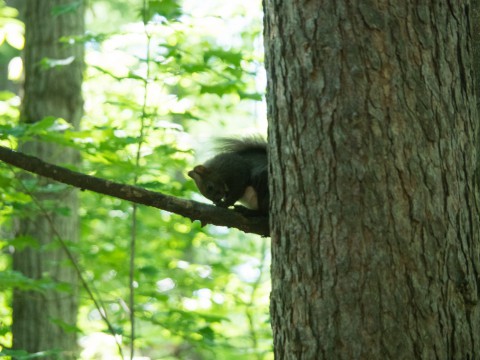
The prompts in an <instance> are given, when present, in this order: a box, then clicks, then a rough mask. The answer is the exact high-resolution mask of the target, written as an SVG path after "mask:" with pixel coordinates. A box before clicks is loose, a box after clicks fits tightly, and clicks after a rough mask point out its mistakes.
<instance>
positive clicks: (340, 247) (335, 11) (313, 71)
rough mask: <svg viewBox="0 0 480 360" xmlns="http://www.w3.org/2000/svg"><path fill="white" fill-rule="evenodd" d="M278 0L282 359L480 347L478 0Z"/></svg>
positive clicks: (276, 254) (276, 224)
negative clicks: (474, 2) (473, 4)
mask: <svg viewBox="0 0 480 360" xmlns="http://www.w3.org/2000/svg"><path fill="white" fill-rule="evenodd" d="M264 5H265V12H266V15H265V44H266V58H267V72H268V87H269V89H268V98H267V101H268V104H269V106H268V109H269V121H270V122H269V142H270V146H271V149H270V176H271V179H272V181H271V198H272V204H271V205H272V210H271V220H270V221H271V227H272V229H271V236H272V297H271V300H272V304H271V313H272V327H273V332H274V345H275V355H276V358H277V359H329V360H331V359H478V358H480V313H479V305H478V291H479V288H478V281H479V278H478V276H479V272H480V269H479V265H480V258H479V240H480V239H479V203H478V195H477V183H476V181H475V176H474V174H475V170H476V163H477V160H476V157H477V150H476V148H477V147H476V142H477V140H478V139H477V134H478V130H479V129H478V119H477V112H476V107H475V94H474V81H473V76H472V71H471V64H472V61H471V56H472V54H471V52H472V51H471V44H470V38H471V30H470V22H471V18H470V17H471V14H470V13H469V9H470V8H469V5H468V1H447V2H444V1H433V0H432V1H427V2H421V4H420V2H418V1H415V0H397V1H394V2H391V1H390V2H384V1H374V2H372V1H359V2H351V1H344V0H325V1H281V0H265V4H264Z"/></svg>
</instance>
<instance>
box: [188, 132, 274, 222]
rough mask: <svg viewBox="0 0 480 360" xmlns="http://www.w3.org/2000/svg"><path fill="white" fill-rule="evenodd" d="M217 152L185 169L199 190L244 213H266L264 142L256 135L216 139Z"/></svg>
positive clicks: (266, 178) (266, 171)
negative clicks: (189, 169) (203, 161)
mask: <svg viewBox="0 0 480 360" xmlns="http://www.w3.org/2000/svg"><path fill="white" fill-rule="evenodd" d="M217 143H218V144H219V146H217V147H216V150H217V152H218V154H217V155H216V156H214V157H213V158H211V159H210V160H208V161H206V162H205V163H204V164H203V165H197V166H195V167H194V168H193V170H191V171H189V172H188V176H190V177H191V178H192V179H193V180H194V181H195V183H196V185H197V187H198V189H199V190H200V193H201V194H202V195H203V196H205V197H206V198H207V199H209V200H212V201H213V203H214V204H215V205H217V206H221V207H225V208H228V207H229V206H231V205H234V204H235V203H236V202H237V201H238V202H240V203H242V204H243V205H244V206H245V207H244V206H235V210H236V211H239V212H242V213H244V214H245V215H268V207H269V194H268V156H267V142H266V141H265V140H264V139H262V138H260V137H257V136H254V137H246V138H242V139H234V138H221V139H217Z"/></svg>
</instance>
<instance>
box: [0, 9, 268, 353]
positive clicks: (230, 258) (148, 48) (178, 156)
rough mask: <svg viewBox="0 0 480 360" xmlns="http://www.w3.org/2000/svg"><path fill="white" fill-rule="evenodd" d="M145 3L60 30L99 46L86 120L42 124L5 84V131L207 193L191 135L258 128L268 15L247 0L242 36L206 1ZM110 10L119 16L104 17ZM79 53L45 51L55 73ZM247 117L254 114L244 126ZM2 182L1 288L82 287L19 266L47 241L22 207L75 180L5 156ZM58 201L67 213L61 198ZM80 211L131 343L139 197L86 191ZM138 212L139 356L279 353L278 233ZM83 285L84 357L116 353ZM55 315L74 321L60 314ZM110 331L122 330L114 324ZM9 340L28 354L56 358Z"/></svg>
mask: <svg viewBox="0 0 480 360" xmlns="http://www.w3.org/2000/svg"><path fill="white" fill-rule="evenodd" d="M139 3H141V2H138V1H135V2H134V1H125V2H120V1H118V2H110V1H96V2H92V4H91V5H90V6H91V13H90V14H89V18H90V25H89V27H90V29H89V32H88V33H87V34H85V35H84V36H78V35H77V36H75V37H72V38H69V39H67V38H66V39H61V41H63V42H65V43H67V44H68V43H69V42H71V41H74V42H79V41H80V42H84V43H85V46H86V48H87V57H86V60H87V68H86V78H85V84H84V88H85V94H84V97H85V101H86V104H85V108H86V115H85V118H84V120H83V123H82V128H81V129H73V128H71V127H70V126H69V125H68V123H67V122H66V121H64V120H63V119H60V118H56V117H54V116H52V117H47V118H44V119H39V121H38V122H35V123H33V124H25V123H19V122H18V117H19V113H18V97H17V96H16V95H15V94H11V93H7V92H3V93H0V100H1V103H0V143H2V144H4V145H8V146H12V147H15V146H16V145H17V144H18V143H19V142H25V141H30V140H36V141H44V142H50V143H52V144H55V145H56V146H59V147H73V148H75V149H77V150H78V151H79V152H80V154H81V156H82V159H83V164H82V168H81V169H80V171H83V172H85V173H89V174H92V175H95V176H98V177H102V178H106V179H112V180H115V181H119V182H124V183H129V184H132V183H136V184H137V185H138V186H142V187H145V188H148V189H151V190H156V191H161V192H165V193H168V194H172V195H175V196H180V197H195V196H198V195H197V194H196V192H195V189H194V187H193V185H192V183H191V182H190V181H187V179H186V177H185V172H186V169H188V168H190V167H191V166H192V164H193V162H194V151H193V149H192V139H195V138H197V137H198V138H200V139H202V140H203V139H206V138H207V137H208V135H209V134H210V133H212V132H216V131H218V129H220V128H222V127H223V124H225V122H226V121H225V120H226V119H228V120H229V121H228V122H229V123H230V125H232V123H237V126H241V127H249V128H254V127H255V124H254V122H252V121H251V119H252V118H253V117H254V115H252V109H255V106H256V104H257V103H258V101H259V100H261V99H262V95H261V93H259V91H258V90H257V88H258V85H257V77H256V76H257V70H258V69H259V68H261V55H258V49H256V47H255V41H257V42H258V38H259V37H260V35H261V34H260V25H259V21H260V20H259V18H256V19H251V18H246V17H245V14H246V13H247V12H248V9H247V8H246V7H243V8H242V5H241V4H240V3H236V7H237V9H238V10H237V13H235V12H232V13H231V14H230V16H232V17H235V18H237V19H241V20H242V22H243V25H242V26H237V28H238V29H237V30H238V33H237V34H234V36H236V39H235V41H232V42H231V43H225V40H220V39H218V38H217V37H216V36H215V35H216V34H215V31H216V32H217V33H218V31H219V29H226V28H228V26H226V24H227V22H230V21H231V20H232V19H231V18H230V19H222V18H221V17H219V16H218V15H214V16H213V15H205V16H203V17H202V16H196V15H194V12H195V11H194V10H195V9H194V7H195V5H194V4H190V5H189V6H190V11H188V3H187V2H186V3H180V2H178V1H174V0H149V1H146V7H145V8H142V9H140V8H139ZM76 4H77V2H72V3H71V4H69V5H68V6H65V7H58V8H55V9H53V10H52V16H61V15H62V14H63V13H65V12H69V11H75V10H76V6H77V5H76ZM212 4H220V3H219V2H212ZM232 4H233V3H232ZM232 4H230V5H231V6H232ZM257 6H259V4H257ZM132 9H135V11H132ZM110 10H111V11H110ZM92 14H95V16H93V15H92ZM134 16H136V17H134ZM102 19H103V20H102ZM105 19H108V21H107V22H108V25H105V26H103V24H104V23H105V21H106V20H105ZM142 20H144V21H145V23H142ZM98 24H102V26H101V27H100V26H99V25H98ZM222 26H223V27H222ZM112 29H114V30H112ZM212 29H213V30H212ZM102 31H109V32H108V33H106V32H103V33H102ZM254 39H257V40H255V41H254ZM67 60H68V59H64V62H62V63H58V60H54V59H44V60H43V61H42V64H43V66H45V67H48V68H50V69H52V71H55V68H56V67H57V66H68V61H67ZM234 119H235V120H234ZM248 120H250V123H251V124H252V125H248V126H245V124H246V122H247V121H248ZM233 126H234V127H233V128H235V124H233ZM212 129H213V130H212ZM225 131H228V130H225ZM198 132H201V133H202V134H205V135H202V136H199V135H198ZM195 133H197V134H195ZM200 150H203V149H200ZM137 153H138V154H139V155H140V156H139V157H138V161H137ZM64 165H66V166H68V164H64ZM20 181H22V185H20ZM0 185H1V186H2V194H0V199H1V206H0V224H2V229H3V230H2V232H0V236H1V238H2V239H3V240H1V242H0V244H1V246H2V248H3V250H4V251H3V255H2V256H0V269H1V270H4V271H3V272H2V275H1V276H0V287H1V288H2V289H9V290H11V289H12V288H15V287H16V288H22V289H27V290H31V291H37V292H42V291H44V290H45V289H47V290H48V289H52V288H53V289H56V290H60V291H70V289H69V287H68V284H62V283H57V282H55V281H54V280H52V279H48V278H45V279H41V280H33V279H28V278H25V277H24V276H23V275H22V274H19V273H15V272H13V271H11V270H10V266H11V264H10V256H9V254H10V253H11V252H12V251H18V250H20V249H23V248H27V247H31V248H33V249H41V245H39V244H38V243H37V242H36V241H35V239H32V238H25V237H23V238H22V237H19V236H16V234H15V231H14V227H13V222H12V217H16V218H17V219H23V218H26V217H28V216H31V214H33V213H34V212H35V211H37V212H38V211H41V210H39V209H38V208H36V206H35V203H34V202H32V200H31V194H33V193H34V194H37V196H38V194H41V193H42V192H48V193H52V192H55V191H63V190H65V189H64V187H63V186H62V185H52V184H48V183H45V182H42V181H38V180H35V179H33V180H26V179H22V178H21V177H20V176H19V174H18V172H17V171H15V170H13V169H11V168H9V167H6V166H5V165H3V164H0ZM47 205H48V204H47ZM46 209H47V211H55V212H57V213H61V212H62V211H64V209H62V207H61V206H58V204H56V203H52V204H51V206H47V207H46ZM80 215H81V226H82V228H81V231H82V240H81V242H80V243H79V244H68V245H69V247H70V250H71V251H72V252H74V254H75V256H76V258H77V259H78V263H79V265H80V267H81V269H82V270H83V271H82V272H83V276H84V277H85V279H86V280H87V283H88V284H89V286H90V287H91V290H92V291H93V293H94V294H95V296H96V297H97V298H98V299H101V302H102V303H103V304H104V307H105V311H106V316H107V317H108V318H109V321H110V322H111V323H112V324H113V327H114V329H115V333H116V334H117V335H118V337H119V338H121V342H122V344H123V345H126V344H128V343H129V342H130V341H132V339H131V334H130V328H129V326H130V318H129V317H130V309H129V308H128V300H127V299H128V298H129V296H130V295H129V286H128V278H129V257H130V253H131V232H132V216H133V210H132V206H131V205H130V204H128V203H125V202H123V201H121V200H119V199H115V198H108V197H102V196H100V195H97V194H92V193H88V192H82V193H81V208H80ZM136 216H137V221H136V223H137V226H136V237H137V240H136V241H137V243H136V249H135V250H136V252H135V262H136V267H135V276H134V279H135V283H134V287H135V308H134V310H135V316H136V335H135V346H136V349H137V350H136V351H137V354H141V355H142V356H145V357H147V358H151V359H157V358H166V359H251V358H255V359H270V358H272V355H271V335H270V329H269V323H268V295H269V294H268V291H269V289H268V276H269V275H268V270H267V269H268V264H269V257H268V256H269V252H268V240H267V239H261V238H258V237H253V236H250V235H249V236H246V235H244V234H241V233H238V232H233V231H232V232H230V231H227V230H226V229H222V228H216V227H210V228H201V227H200V225H199V224H197V223H193V224H192V223H190V221H189V220H187V219H183V218H180V217H178V216H175V215H172V214H169V213H166V212H162V211H158V210H155V209H151V208H139V209H138V211H137V212H136ZM82 292H83V295H84V296H81V301H82V308H81V313H80V316H79V322H78V327H79V328H76V327H73V328H71V329H70V330H71V331H78V332H81V334H82V336H81V341H80V342H81V344H84V345H83V347H84V348H85V350H84V352H83V355H82V358H84V359H102V358H105V359H107V358H108V359H110V358H112V357H113V356H116V355H114V354H115V353H114V352H115V351H116V350H115V347H112V348H109V347H108V346H103V345H98V346H96V345H95V340H94V337H95V336H100V335H99V334H102V333H104V334H109V330H108V329H107V326H106V324H105V323H104V322H103V321H102V319H101V316H100V314H99V313H98V310H97V309H96V308H95V307H94V306H93V304H92V302H91V300H90V299H89V298H88V296H86V293H85V289H82ZM11 296H12V292H11V291H8V292H2V293H1V295H0V315H1V317H2V318H5V319H10V317H11V309H10V307H9V305H8V304H9V302H10V300H9V299H10V297H11ZM54 321H56V323H57V324H62V322H61V320H60V319H54ZM10 325H11V320H8V321H6V322H4V323H0V330H1V332H0V344H2V345H5V344H7V345H8V344H9V343H11V334H10V332H9V327H10ZM62 326H65V327H68V326H69V325H68V324H62ZM103 336H108V338H109V339H113V336H112V334H109V335H103ZM2 351H3V354H5V355H10V356H13V355H17V356H20V357H21V356H23V357H24V358H29V357H41V356H43V355H42V354H27V353H21V354H20V353H15V354H13V353H11V351H12V350H8V349H3V350H2ZM9 351H10V352H9Z"/></svg>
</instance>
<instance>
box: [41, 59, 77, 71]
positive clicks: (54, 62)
mask: <svg viewBox="0 0 480 360" xmlns="http://www.w3.org/2000/svg"><path fill="white" fill-rule="evenodd" d="M74 60H75V56H69V57H67V58H65V59H51V58H47V57H45V58H43V59H42V60H40V62H39V65H40V67H41V68H42V69H44V70H48V69H53V68H56V67H59V66H67V65H70V64H71V63H73V61H74Z"/></svg>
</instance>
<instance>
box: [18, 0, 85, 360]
mask: <svg viewBox="0 0 480 360" xmlns="http://www.w3.org/2000/svg"><path fill="white" fill-rule="evenodd" d="M26 1H27V2H26V7H25V28H26V30H25V37H26V44H25V53H24V64H25V84H24V98H23V105H22V106H23V107H22V112H21V117H22V121H24V122H27V123H31V122H36V121H39V120H41V119H42V118H44V117H46V116H55V117H61V118H63V119H65V120H67V121H68V122H70V123H71V124H73V126H74V127H78V125H79V122H80V118H81V116H82V113H83V100H82V95H81V84H82V71H83V44H77V45H73V46H72V45H68V44H65V43H61V42H59V39H60V38H61V37H63V36H69V35H82V34H83V33H84V8H83V5H80V6H79V7H78V8H77V9H73V10H70V11H66V10H68V7H67V6H70V7H71V6H72V5H73V4H74V2H72V1H70V0H26ZM80 3H81V2H76V4H80ZM60 9H61V10H65V11H57V10H60ZM54 13H57V14H56V15H54ZM71 57H73V58H72V60H73V61H72V62H71V63H70V64H68V65H65V66H59V67H54V68H50V69H45V68H44V67H42V66H40V62H41V61H42V60H43V59H45V58H50V59H53V60H64V59H68V58H71ZM21 151H23V152H26V153H29V154H34V155H36V156H38V157H40V158H42V159H44V160H46V161H49V162H53V163H57V164H58V163H68V164H75V163H78V155H77V154H76V153H75V152H74V151H72V150H71V149H66V148H63V147H60V146H59V145H56V144H49V143H43V142H41V141H31V142H28V143H25V144H22V145H21ZM40 182H41V185H46V184H48V181H47V180H45V179H41V180H40ZM35 197H36V198H38V199H39V200H40V201H41V202H42V204H43V205H42V207H44V208H45V209H47V214H45V213H44V212H43V211H39V209H38V207H37V206H36V205H35V204H32V209H33V210H32V213H31V214H29V215H30V216H29V217H24V218H21V219H19V235H27V236H31V237H33V238H35V239H36V240H37V241H38V243H39V245H40V247H39V248H31V247H29V248H26V249H24V250H17V251H16V252H15V254H14V259H13V267H14V270H17V271H20V272H22V273H23V274H24V275H26V276H28V277H30V278H33V279H42V278H50V279H53V280H55V281H58V282H64V283H68V284H70V286H71V290H70V291H67V292H65V291H63V292H60V291H55V290H47V291H45V292H43V293H39V292H29V291H20V290H16V291H15V292H14V297H13V328H12V329H13V330H12V331H13V346H14V348H15V349H23V350H27V351H29V352H38V351H46V350H55V351H58V352H59V354H57V355H52V356H50V357H48V359H54V358H55V359H56V358H58V359H75V358H76V357H77V356H76V348H77V346H76V333H75V332H72V331H67V328H68V327H69V326H74V325H75V323H76V316H77V310H78V300H77V296H78V289H77V288H78V283H77V276H76V274H75V272H74V270H73V267H72V266H71V264H70V263H69V260H68V258H67V256H66V254H65V252H64V250H63V249H62V247H61V246H60V245H59V243H58V240H57V234H58V235H59V236H60V237H61V238H62V239H63V240H64V241H66V242H77V241H78V233H79V223H78V214H77V208H78V200H77V192H76V191H75V190H73V189H70V188H68V189H66V190H62V191H60V192H58V191H57V192H52V193H49V192H45V191H42V192H41V193H37V194H36V195H35ZM52 203H53V205H52ZM59 208H63V209H64V210H63V211H62V212H59V211H57V210H58V209H59ZM52 224H53V226H54V228H55V230H54V229H53V226H52Z"/></svg>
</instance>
